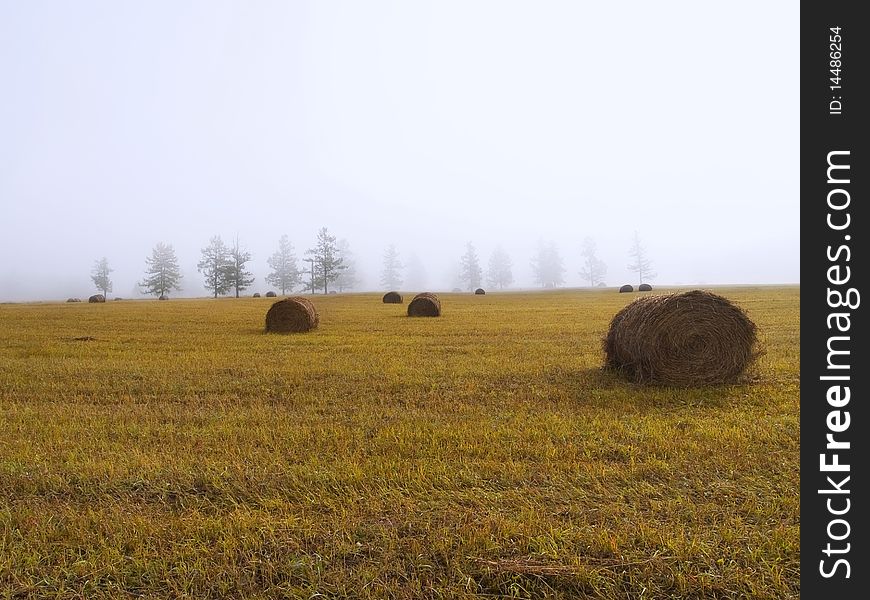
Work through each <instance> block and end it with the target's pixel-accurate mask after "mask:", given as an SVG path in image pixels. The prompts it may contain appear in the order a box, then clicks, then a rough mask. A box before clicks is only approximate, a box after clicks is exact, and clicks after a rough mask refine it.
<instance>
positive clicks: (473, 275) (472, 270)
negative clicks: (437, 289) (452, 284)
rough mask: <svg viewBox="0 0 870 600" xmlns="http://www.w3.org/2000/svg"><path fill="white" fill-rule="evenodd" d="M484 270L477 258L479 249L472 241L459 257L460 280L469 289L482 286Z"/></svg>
mask: <svg viewBox="0 0 870 600" xmlns="http://www.w3.org/2000/svg"><path fill="white" fill-rule="evenodd" d="M482 278H483V270H482V269H481V268H480V261H479V260H478V258H477V251H476V250H475V249H474V245H473V244H472V243H471V242H468V244H467V245H466V246H465V254H463V255H462V257H461V258H460V259H459V281H461V282H462V283H463V284H465V285H466V286H467V289H468V290H469V291H474V289H475V288H479V287H480V280H481V279H482Z"/></svg>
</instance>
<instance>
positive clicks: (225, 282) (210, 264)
mask: <svg viewBox="0 0 870 600" xmlns="http://www.w3.org/2000/svg"><path fill="white" fill-rule="evenodd" d="M230 264H231V263H230V251H229V249H228V248H227V247H226V245H225V244H224V242H223V240H222V239H221V237H220V236H219V235H216V236H214V237H213V238H211V240H209V244H208V246H206V247H205V248H203V249H202V260H200V261H199V262H198V263H197V264H196V268H197V269H198V270H199V272H200V273H202V275H203V277H204V278H205V289H207V290H208V291H209V292H211V293H212V294H214V297H215V298H217V297H218V295H221V296H222V295H224V294H226V293H227V292H228V291H230V289H231V288H232V282H231V281H230V280H229V277H228V274H229V266H230Z"/></svg>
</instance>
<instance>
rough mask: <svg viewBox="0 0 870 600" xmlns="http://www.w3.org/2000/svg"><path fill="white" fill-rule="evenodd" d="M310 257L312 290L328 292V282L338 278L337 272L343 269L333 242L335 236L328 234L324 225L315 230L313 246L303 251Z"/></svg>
mask: <svg viewBox="0 0 870 600" xmlns="http://www.w3.org/2000/svg"><path fill="white" fill-rule="evenodd" d="M305 254H308V255H309V256H311V258H312V262H311V274H312V278H313V281H312V284H311V287H312V288H313V289H312V292H313V291H314V289H322V290H323V293H324V294H328V293H329V284H330V283H332V282H333V281H335V280H336V279H337V278H338V275H339V273H341V271H343V270H344V269H345V265H344V264H343V261H342V260H341V255H340V254H339V252H338V246H336V243H335V236H334V235H329V231H328V230H327V229H326V227H322V228H321V229H320V231H318V232H317V243H316V244H315V245H314V248H311V249H309V250H306V251H305Z"/></svg>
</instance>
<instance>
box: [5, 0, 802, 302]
mask: <svg viewBox="0 0 870 600" xmlns="http://www.w3.org/2000/svg"><path fill="white" fill-rule="evenodd" d="M798 42H799V7H798V5H797V3H794V2H784V1H783V2H764V3H760V2H729V3H708V2H621V3H601V2H588V3H586V2H580V1H564V2H556V1H546V0H542V1H534V2H533V1H531V0H529V1H524V2H505V1H486V2H484V1H476V0H462V1H451V2H443V1H439V2H422V1H421V2H399V1H395V2H385V1H372V0H369V1H366V2H351V1H347V2H333V1H327V0H319V1H311V2H294V1H291V0H287V1H265V0H257V1H242V0H238V1H235V2H228V1H224V2H219V1H213V0H208V1H199V2H189V1H183V0H171V1H162V2H160V1H149V2H138V1H132V0H131V1H118V0H106V1H100V2H97V1H92V0H80V1H77V2H65V1H61V0H57V1H51V2H49V1H40V0H27V1H15V0H0V92H2V93H0V227H2V236H0V255H2V256H3V257H4V258H5V260H4V261H2V263H0V300H38V299H63V298H66V297H68V296H85V295H88V294H91V293H94V292H95V290H94V289H93V286H92V284H91V281H90V277H89V276H90V271H91V268H92V266H93V263H94V261H95V260H96V259H99V258H100V257H102V256H106V257H107V258H108V259H109V263H110V265H111V266H112V267H113V268H114V269H115V272H114V273H113V274H112V275H113V279H114V283H115V285H114V295H117V296H125V297H129V296H132V295H133V289H134V287H135V284H136V282H137V281H138V280H140V279H141V278H142V275H143V270H144V266H145V257H146V256H148V255H150V253H151V249H152V248H153V247H154V245H155V244H156V243H157V242H160V241H163V242H166V243H171V244H173V245H174V247H175V249H176V252H177V254H178V258H179V262H180V263H181V267H182V272H183V273H184V277H185V278H184V281H183V283H184V293H183V294H181V295H186V296H200V295H202V296H204V295H207V291H206V290H205V289H204V288H203V284H202V278H201V276H200V275H199V274H198V273H197V271H196V263H197V261H198V260H199V258H200V249H201V248H202V247H204V246H205V245H206V244H207V243H208V240H209V238H210V237H211V236H213V235H216V234H220V235H221V236H222V237H223V239H224V240H225V241H229V240H230V239H231V238H233V237H235V236H236V235H238V237H239V239H240V241H241V243H242V245H243V246H245V247H246V248H247V249H248V250H250V251H251V252H252V254H253V258H254V260H253V262H252V263H251V265H250V267H251V270H252V271H253V272H254V274H255V275H257V277H258V280H257V282H256V283H255V284H254V286H253V288H252V289H251V290H249V291H261V292H262V291H265V290H266V289H270V286H268V285H266V284H265V283H263V279H262V277H263V276H264V275H265V274H266V273H267V267H266V259H267V257H268V255H269V254H271V253H272V252H273V251H274V250H275V249H276V247H277V242H278V238H279V237H280V236H281V234H284V233H286V234H288V235H289V236H290V239H291V241H292V242H293V244H294V246H295V247H296V253H297V256H299V257H300V258H301V257H302V256H303V254H304V251H305V250H306V249H307V248H310V247H311V246H313V244H314V240H315V235H316V232H317V229H318V228H320V227H322V226H326V227H328V228H329V230H330V232H331V233H333V234H335V235H336V236H337V237H338V238H345V239H346V240H347V241H348V242H349V244H350V247H351V249H352V250H353V251H354V253H355V255H356V260H357V262H358V265H359V271H360V275H361V276H362V278H363V285H362V286H361V287H362V288H363V289H373V290H374V289H379V285H378V280H379V277H380V271H381V264H382V256H383V253H384V249H385V247H386V246H387V245H388V244H390V243H394V244H395V245H396V247H397V248H398V250H399V252H400V254H401V258H402V260H404V261H405V262H406V263H407V262H409V259H410V257H411V255H412V254H413V255H416V257H417V259H418V260H419V262H420V263H422V265H423V267H424V268H425V271H426V273H427V275H428V280H427V281H426V287H428V288H430V289H449V288H451V287H453V286H454V285H455V282H454V278H455V272H456V270H457V265H458V262H459V257H460V256H461V255H462V253H463V252H464V249H465V244H466V243H467V242H469V241H471V242H473V243H474V244H475V246H476V247H477V249H478V253H479V255H480V258H481V262H482V263H483V264H484V266H485V264H486V262H487V261H488V258H489V255H490V253H491V251H492V250H493V248H494V247H495V246H496V245H498V244H500V245H501V246H502V247H503V248H504V249H505V250H507V251H508V253H509V254H510V255H511V258H512V260H513V263H514V276H515V279H516V285H517V286H522V287H525V286H532V285H533V282H532V272H531V268H530V266H529V260H530V258H531V256H532V254H533V253H534V251H535V248H536V246H537V245H538V243H539V242H540V241H543V242H551V241H552V242H555V243H557V244H558V246H559V249H560V251H561V254H562V256H563V258H564V261H565V267H566V270H567V272H566V275H565V279H566V285H567V286H579V285H582V284H583V282H582V281H581V278H580V276H579V274H578V271H579V270H580V268H581V263H582V257H581V256H580V251H581V248H582V242H583V239H584V238H585V237H586V236H592V237H593V238H594V239H595V241H596V242H597V245H598V252H599V256H600V258H602V259H603V260H604V261H605V262H606V264H607V266H608V274H607V276H606V281H607V283H608V285H620V284H622V283H626V282H632V283H633V282H635V281H636V276H635V275H634V274H632V273H630V272H629V271H628V270H627V268H626V266H627V265H628V263H629V256H628V248H629V245H630V242H631V237H632V233H633V231H634V230H637V231H638V232H639V233H640V236H641V238H642V240H643V241H644V244H645V246H646V249H647V251H648V255H649V258H650V259H652V261H653V263H654V268H655V270H656V271H657V273H658V277H657V278H656V279H655V280H654V281H653V284H660V285H661V284H676V283H682V284H715V283H782V282H797V281H799V243H800V237H799V223H800V218H799V191H798V168H799V147H800V146H799V133H800V129H799V107H800V102H799V81H800V80H799V72H798V67H799V48H798Z"/></svg>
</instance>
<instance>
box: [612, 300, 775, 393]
mask: <svg viewBox="0 0 870 600" xmlns="http://www.w3.org/2000/svg"><path fill="white" fill-rule="evenodd" d="M755 332H756V329H755V324H754V323H753V322H752V321H751V320H750V319H749V317H747V316H746V313H745V312H743V310H742V309H741V308H739V307H737V306H735V305H734V304H732V303H731V302H730V301H729V300H728V299H726V298H723V297H722V296H718V295H716V294H713V293H710V292H704V291H701V290H694V291H691V292H683V293H680V294H669V295H663V296H644V297H641V298H638V299H637V300H635V301H634V302H632V303H631V304H629V305H628V306H626V307H625V308H623V309H622V310H621V311H619V312H618V313H617V314H616V316H615V317H613V320H612V321H611V322H610V330H609V331H608V333H607V337H606V338H605V340H604V353H605V367H606V368H610V369H616V370H618V371H620V372H622V373H623V374H624V375H626V376H627V377H628V378H629V379H631V380H633V381H635V382H637V383H652V384H660V385H673V386H683V387H689V386H702V385H710V384H717V383H734V382H736V381H738V380H739V379H740V376H741V375H742V374H743V372H744V371H745V370H746V368H747V367H748V366H749V365H751V364H752V362H753V361H754V360H755V359H756V358H757V357H758V351H757V349H756V347H755V345H756V337H755Z"/></svg>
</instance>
